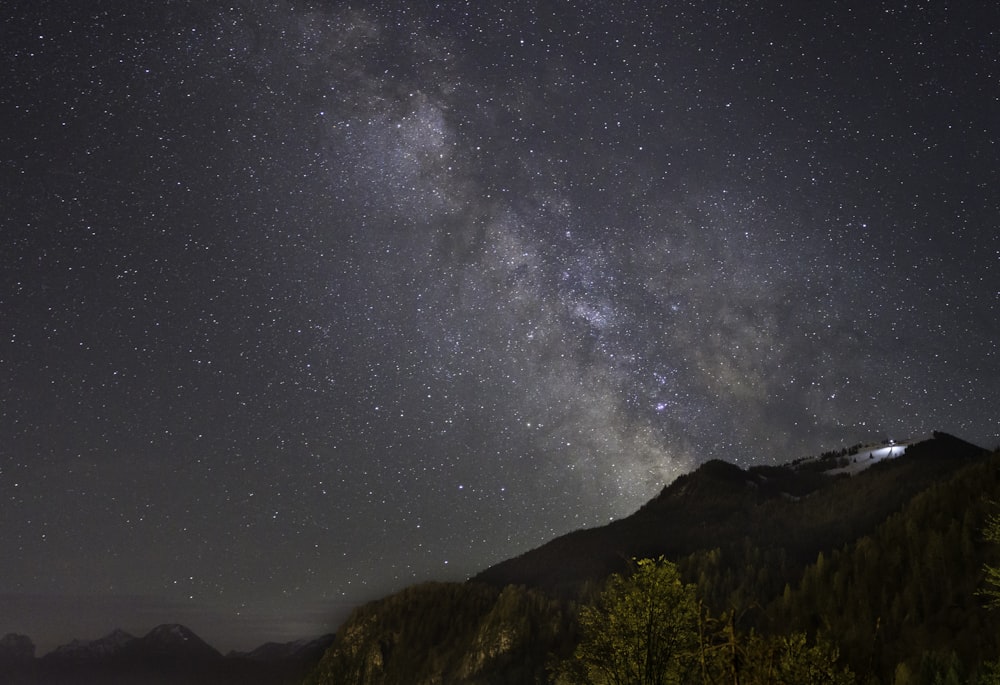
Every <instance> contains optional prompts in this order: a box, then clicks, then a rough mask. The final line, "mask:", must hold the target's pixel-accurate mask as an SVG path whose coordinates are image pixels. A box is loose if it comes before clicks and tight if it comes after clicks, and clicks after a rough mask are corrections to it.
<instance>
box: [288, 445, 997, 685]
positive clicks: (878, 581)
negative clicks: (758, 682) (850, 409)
mask: <svg viewBox="0 0 1000 685" xmlns="http://www.w3.org/2000/svg"><path fill="white" fill-rule="evenodd" d="M996 499H1000V454H997V453H994V454H992V455H990V454H987V453H986V452H984V451H983V450H980V449H979V448H976V447H975V446H972V445H969V444H968V443H964V442H962V441H961V440H958V439H956V438H953V437H951V436H947V435H944V434H935V436H934V438H933V439H931V440H928V441H925V442H922V443H919V444H916V445H913V446H911V447H910V448H909V449H908V450H907V453H906V455H905V456H903V457H899V458H897V459H893V460H887V461H884V462H881V463H878V464H875V465H874V466H872V467H871V468H868V469H866V470H864V471H863V472H860V473H857V474H856V475H853V476H849V475H839V476H828V475H824V474H822V473H820V472H818V471H816V470H815V469H801V468H794V467H792V466H791V465H790V466H787V467H767V468H756V469H751V470H749V471H744V470H741V469H739V468H737V467H735V466H732V465H730V464H726V463H724V462H710V463H708V464H706V465H704V466H703V467H701V468H700V469H698V470H697V471H695V472H693V473H691V474H688V475H687V476H684V477H682V478H680V479H678V480H677V481H675V482H674V483H672V484H671V485H669V486H667V487H666V488H664V490H663V492H662V493H661V494H660V495H659V496H657V497H656V498H655V499H654V500H652V501H651V502H649V503H648V504H647V505H646V506H644V507H643V508H642V509H641V510H640V511H638V512H636V513H635V514H634V515H633V516H631V517H628V518H626V519H623V520H621V521H616V522H614V523H612V524H610V525H608V526H605V527H602V528H599V529H594V530H586V531H577V532H576V533H573V534H570V535H568V536H564V537H563V538H559V539H556V540H553V541H552V542H551V543H549V544H547V545H545V546H543V547H541V548H539V549H538V550H534V551H533V552H530V553H528V554H526V555H523V556H522V557H518V558H517V559H514V560H511V561H510V562H505V563H504V564H500V565H498V566H497V567H494V568H493V569H489V570H488V571H486V572H484V573H483V574H481V575H480V576H478V577H477V578H476V579H474V581H470V582H469V583H465V584H427V585H421V586H415V587H412V588H409V589H407V590H404V591H403V592H401V593H398V594H396V595H394V596H392V597H389V598H387V599H384V600H381V601H379V602H374V603H372V604H369V605H367V606H365V607H362V608H360V609H358V610H357V611H356V612H355V613H354V614H353V615H352V616H351V618H350V619H349V620H348V621H347V622H346V623H345V625H344V626H343V627H342V628H341V629H340V631H339V632H338V635H337V639H336V641H335V642H334V644H333V646H332V647H331V648H330V650H328V652H327V654H326V656H325V657H324V659H323V661H322V662H321V664H320V667H319V668H318V669H317V671H316V672H315V673H314V674H313V676H312V677H311V679H310V680H309V681H308V682H310V683H316V684H319V683H337V684H340V683H366V684H367V683H371V684H375V683H380V684H381V683H400V684H403V683H406V684H407V685H412V684H413V683H469V684H473V683H482V684H487V683H490V684H493V683H497V684H499V683H532V684H535V683H539V684H540V683H549V682H556V675H557V674H562V676H561V678H562V680H560V682H573V681H572V680H567V679H566V678H567V677H569V676H567V673H570V672H571V671H567V670H566V668H564V665H565V664H566V663H568V660H569V659H570V658H571V657H572V655H573V653H574V649H575V648H576V646H577V644H578V643H579V640H580V635H581V633H580V623H579V617H580V611H581V608H582V607H585V606H589V605H590V604H591V603H593V602H594V601H595V599H596V598H597V597H598V593H600V592H601V590H602V588H603V587H604V585H603V583H604V580H605V579H606V578H607V577H608V576H609V575H610V574H612V573H616V574H622V573H624V575H626V576H627V575H628V572H629V568H630V562H629V560H630V559H633V558H656V557H659V556H661V555H664V556H665V557H666V558H667V559H669V560H672V561H673V562H676V567H677V568H678V570H679V573H680V574H681V577H682V578H683V579H684V582H685V583H691V584H692V585H693V588H694V593H695V595H696V596H697V598H698V601H699V605H700V609H699V611H701V612H702V619H701V620H702V622H703V625H709V624H710V623H713V622H714V623H713V624H719V625H723V624H724V627H726V626H727V627H726V628H725V629H726V630H728V631H729V633H727V634H728V635H729V637H728V638H726V639H727V640H729V643H730V646H731V649H732V650H733V654H734V655H735V654H736V653H737V652H738V651H739V650H747V651H746V656H745V658H746V659H751V656H750V654H751V652H752V653H753V654H762V653H764V652H767V653H768V654H771V655H772V656H773V655H776V654H778V653H779V652H780V651H781V649H783V648H787V647H788V645H790V644H793V643H794V644H798V643H795V640H805V641H806V642H805V643H802V645H801V648H802V649H806V644H808V645H820V646H817V647H815V648H814V649H817V650H819V652H822V653H823V654H832V653H835V652H836V653H837V654H839V656H838V657H837V658H838V663H839V667H842V668H845V669H849V671H844V672H843V673H850V677H851V678H856V682H860V683H881V684H883V685H885V684H888V683H898V684H899V685H902V684H903V683H927V684H928V685H930V684H931V683H963V682H972V681H971V680H970V679H972V678H974V677H977V676H978V674H979V673H980V672H981V671H982V670H983V669H982V664H983V663H984V662H985V661H989V660H994V659H996V658H997V657H998V655H1000V641H998V639H997V637H998V635H1000V612H995V613H994V612H991V611H989V610H987V609H985V608H984V604H985V602H984V600H983V598H982V597H980V596H979V595H978V594H977V591H978V590H979V589H980V588H981V587H982V583H983V571H982V568H983V564H984V563H987V562H990V561H997V560H1000V553H998V552H997V550H996V549H994V546H993V545H992V543H988V542H987V541H986V539H985V538H984V536H983V533H982V531H983V527H984V525H985V522H986V518H987V515H988V514H989V513H991V512H992V511H995V509H996V507H997V505H994V504H993V502H994V500H996ZM631 568H634V566H632V567H631ZM720 621H721V622H722V623H721V624H720ZM755 636H756V637H755ZM768 636H771V637H768ZM719 639H721V638H719ZM762 645H763V647H762ZM782 645H784V647H782ZM751 647H752V648H751ZM765 647H766V649H765ZM810 649H813V648H812V647H810ZM838 649H839V652H838V651H837V650H838ZM824 650H825V651H824ZM830 650H832V651H830ZM819 652H817V653H819ZM774 658H777V657H776V656H774ZM737 662H738V660H737V659H735V658H734V660H733V661H732V663H733V664H735V663H737ZM747 668H748V669H749V668H750V666H749V665H747ZM761 672H763V671H761ZM705 673H706V675H704V676H703V677H704V678H706V680H705V682H710V681H711V680H710V679H708V678H709V676H708V675H707V674H708V673H709V671H706V672H705ZM843 673H841V675H840V676H838V677H846V676H843ZM749 674H750V671H749V670H748V671H747V678H748V679H749V678H750V675H749ZM698 677H702V676H698ZM692 678H694V676H692ZM581 682H585V681H581ZM690 682H698V680H697V678H695V679H693V680H690Z"/></svg>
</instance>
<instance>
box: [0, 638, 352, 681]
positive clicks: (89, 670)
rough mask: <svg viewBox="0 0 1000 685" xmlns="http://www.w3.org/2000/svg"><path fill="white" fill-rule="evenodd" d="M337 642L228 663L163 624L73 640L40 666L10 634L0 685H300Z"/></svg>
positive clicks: (28, 646)
mask: <svg viewBox="0 0 1000 685" xmlns="http://www.w3.org/2000/svg"><path fill="white" fill-rule="evenodd" d="M332 640H333V636H332V635H328V636H324V637H322V638H318V639H316V640H311V641H298V642H289V643H286V644H277V643H268V644H265V645H262V646H260V647H258V648H257V649H254V650H253V651H251V652H246V653H242V652H230V653H229V654H227V655H225V656H223V655H222V654H221V653H219V652H218V651H217V650H216V649H215V648H214V647H212V646H211V645H209V644H208V643H206V642H205V641H204V640H202V639H201V638H200V637H198V636H197V635H196V634H195V633H194V632H193V631H192V630H191V629H189V628H187V627H185V626H182V625H179V624H165V625H161V626H157V627H156V628H153V629H152V630H151V631H150V632H149V633H147V634H146V635H145V636H143V637H134V636H132V635H130V634H129V633H126V632H125V631H123V630H114V631H112V632H111V633H109V634H107V635H105V636H104V637H102V638H99V639H96V640H86V641H85V640H73V641H72V642H70V643H68V644H65V645H62V646H59V647H57V648H56V649H54V650H53V651H51V652H49V653H48V654H46V655H44V656H42V657H40V658H36V657H35V653H34V652H35V648H34V645H33V644H32V643H31V640H30V638H28V637H27V636H23V635H16V634H9V635H7V636H5V637H4V638H2V639H0V685H8V684H9V685H15V684H17V685H35V684H37V685H52V684H55V683H60V684H65V685H84V684H87V685H89V684H91V683H93V684H95V685H96V684H97V683H101V684H110V685H125V684H126V683H129V684H131V683H142V684H143V685H146V684H150V685H158V684H161V683H162V684H163V685H167V684H168V683H169V684H170V685H173V684H175V683H191V684H192V685H201V684H204V685H209V684H212V685H216V684H218V685H226V684H229V683H232V684H233V685H236V684H238V683H247V684H248V685H272V684H273V685H283V684H284V683H288V682H299V681H300V680H301V679H302V678H303V677H304V676H305V675H306V674H307V673H308V672H309V670H311V669H312V667H313V666H315V664H316V662H317V661H319V658H320V657H321V656H322V654H323V652H324V650H325V649H326V648H327V647H328V646H329V645H330V643H331V642H332Z"/></svg>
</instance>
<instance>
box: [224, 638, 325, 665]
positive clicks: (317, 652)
mask: <svg viewBox="0 0 1000 685" xmlns="http://www.w3.org/2000/svg"><path fill="white" fill-rule="evenodd" d="M333 637H334V636H333V634H332V633H331V634H329V635H323V636H322V637H318V638H315V639H312V640H296V641H294V642H266V643H264V644H262V645H261V646H259V647H257V648H255V649H253V650H251V651H249V652H230V653H229V654H227V655H226V658H228V659H246V660H248V661H258V662H266V661H294V660H309V659H313V660H314V661H318V660H319V658H320V657H321V656H322V655H323V652H324V651H326V648H327V647H329V646H330V643H331V642H333Z"/></svg>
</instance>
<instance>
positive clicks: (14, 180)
mask: <svg viewBox="0 0 1000 685" xmlns="http://www.w3.org/2000/svg"><path fill="white" fill-rule="evenodd" d="M409 4H410V3H381V4H375V5H374V6H368V5H367V4H365V5H363V6H362V5H359V6H355V7H351V6H347V5H345V4H342V3H323V2H280V3H263V2H253V1H250V0H247V1H245V2H244V1H241V2H235V3H230V4H229V5H226V6H223V7H221V8H207V7H204V6H203V5H202V4H200V3H194V2H165V3H157V4H156V5H155V6H153V5H145V4H143V5H138V4H135V3H125V2H111V1H109V2H105V3H98V4H97V5H96V9H95V8H90V7H83V6H81V7H72V8H67V7H65V6H60V5H57V4H56V3H48V2H40V3H20V5H19V6H16V7H13V8H7V9H4V10H3V17H2V21H3V29H2V35H0V40H2V43H3V45H4V46H5V48H4V56H3V57H2V68H3V70H4V78H3V80H2V85H0V103H2V115H0V116H2V126H0V131H2V132H0V146H2V147H0V150H2V153H3V154H2V162H3V167H2V172H0V173H2V178H3V185H2V189H0V193H2V195H0V197H2V203H3V207H4V210H5V211H4V213H3V220H2V224H0V225H2V229H0V230H2V234H3V238H4V239H3V245H4V247H3V250H2V253H0V268H2V275H3V287H2V289H0V311H2V313H3V316H2V320H0V374H2V375H0V388H2V390H0V436H2V438H3V439H2V445H0V468H2V471H0V546H2V549H4V550H5V562H4V564H3V566H4V568H3V569H2V570H0V588H2V590H0V591H2V592H4V593H7V594H4V595H0V616H2V617H3V618H2V619H0V632H6V631H8V630H17V631H22V632H28V633H31V634H33V636H34V637H35V638H36V640H37V641H38V642H39V643H40V645H43V646H45V647H51V646H52V644H54V643H56V642H59V641H62V640H69V639H71V638H73V637H97V636H99V635H100V634H103V633H104V632H108V631H110V630H111V629H112V628H113V627H115V626H121V627H124V628H127V629H131V630H133V631H134V632H138V633H141V632H144V631H145V630H148V629H149V628H151V627H152V625H153V624H154V623H155V622H164V621H168V620H182V621H187V622H188V623H189V625H190V626H191V627H192V628H193V629H194V630H195V631H196V632H198V633H199V634H202V635H203V636H205V637H206V638H208V639H210V640H213V641H214V642H215V643H217V644H219V646H221V647H227V648H228V647H231V646H240V647H249V646H253V643H254V641H255V640H256V641H257V642H262V641H264V640H265V639H285V638H287V639H291V638H294V637H301V636H304V635H310V634H318V633H321V632H324V631H325V630H332V629H333V628H335V627H336V620H337V617H342V616H343V612H344V611H345V610H346V609H347V608H349V607H350V606H352V605H354V604H356V603H358V602H360V601H363V600H366V599H370V598H373V597H377V596H379V595H381V594H384V593H386V592H389V591H392V590H394V589H398V588H400V587H402V586H404V585H406V584H409V583H411V582H416V581H419V580H424V579H429V578H437V579H461V578H465V577H467V576H468V575H470V574H472V573H474V572H475V571H477V570H480V569H482V568H484V567H485V566H487V565H489V564H491V563H495V562H497V561H500V560H502V559H504V558H507V557H510V556H513V555H515V554H518V553H520V552H523V551H526V550H527V549H529V548H531V547H533V546H537V545H539V544H541V543H543V542H545V541H546V540H548V539H549V538H551V537H552V536H555V535H558V534H561V533H565V532H568V531H570V530H573V529H575V528H579V527H582V526H592V525H598V524H601V523H602V522H606V521H608V520H609V519H611V518H615V517H620V516H623V515H627V514H628V513H630V512H632V511H634V510H635V509H637V508H638V507H639V506H641V505H642V503H643V502H645V501H646V500H648V499H649V498H650V497H652V496H653V495H655V494H656V493H657V492H658V491H659V489H660V488H662V487H663V485H665V484H666V483H668V482H670V481H671V480H672V479H673V478H675V477H676V476H678V475H680V474H682V473H684V472H687V471H689V470H691V469H692V468H694V467H695V466H697V465H698V464H699V463H701V462H704V461H706V460H708V459H712V458H722V459H727V460H729V461H733V462H736V463H738V464H741V465H743V466H749V465H752V464H754V463H773V462H775V461H779V462H780V461H786V460H789V459H791V458H794V457H798V456H804V455H807V454H813V453H817V452H819V451H822V450H825V449H830V448H834V447H840V446H843V445H847V444H851V443H854V442H859V441H869V440H877V439H882V438H887V437H896V438H910V437H919V436H921V435H923V434H926V433H929V432H930V431H931V430H945V431H948V432H951V433H954V434H956V435H959V436H960V437H963V438H965V439H968V440H971V441H973V442H977V443H979V444H982V445H984V446H987V447H993V446H995V445H996V444H997V443H998V442H1000V430H998V421H997V418H996V407H997V406H998V403H1000V394H998V392H1000V391H998V384H997V382H996V381H997V379H998V378H1000V359H998V354H997V350H996V341H997V339H998V338H1000V328H998V323H997V322H998V321H1000V311H998V310H1000V307H998V282H1000V281H998V277H997V266H998V259H1000V239H998V233H1000V231H998V226H997V217H998V216H1000V192H998V190H997V189H998V188H1000V178H998V169H1000V164H998V162H1000V155H998V149H997V136H998V123H997V122H998V121H1000V100H998V95H997V93H998V92H1000V91H998V89H997V82H998V77H1000V64H998V57H997V56H998V55H1000V39H998V35H1000V34H998V31H1000V10H998V9H997V8H995V7H962V8H951V7H939V6H927V7H924V6H923V5H920V4H919V3H917V4H912V3H911V4H909V5H903V4H902V3H872V4H871V6H870V7H868V6H866V7H864V8H856V7H855V8H852V7H850V6H849V3H839V2H832V3H826V4H824V7H823V8H822V9H814V10H807V9H802V8H799V7H798V6H796V5H795V4H792V3H788V4H782V3H773V4H772V6H771V7H770V9H766V10H754V9H748V8H742V7H735V6H733V7H722V8H718V9H716V8H712V9H708V8H706V9H698V8H690V7H687V6H681V5H680V4H676V6H675V4H674V3H642V2H637V3H625V4H624V5H622V8H620V9H608V8H605V7H603V6H602V4H601V3H588V2H578V3H560V4H558V5H557V6H554V7H549V8H546V9H537V8H533V7H531V3H523V4H522V3H496V4H497V5H499V6H497V7H485V6H480V5H479V4H475V3H468V4H467V3H448V4H446V6H445V7H435V8H429V7H421V8H418V9H413V8H408V7H407V5H409ZM417 4H418V5H422V3H417ZM66 615H71V616H75V618H72V619H70V620H67V619H66V618H65V617H66ZM53 616H60V618H59V620H58V621H56V620H55V619H53Z"/></svg>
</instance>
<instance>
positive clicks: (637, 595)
mask: <svg viewBox="0 0 1000 685" xmlns="http://www.w3.org/2000/svg"><path fill="white" fill-rule="evenodd" d="M579 621H580V628H581V631H582V639H581V640H580V644H579V645H578V646H577V648H576V651H575V652H574V653H573V660H574V662H575V664H574V665H573V666H572V668H573V672H572V673H567V674H566V677H567V678H568V677H572V678H574V679H576V678H582V679H581V680H579V681H578V682H584V683H594V684H595V685H603V684H605V683H606V684H608V685H625V684H629V685H633V684H634V685H666V684H667V683H680V682H686V676H688V674H690V672H691V671H692V670H693V668H694V666H695V663H696V648H697V638H698V632H697V631H698V605H697V600H696V599H695V589H694V586H693V585H685V584H684V583H682V582H681V577H680V574H679V573H678V571H677V567H676V566H675V565H674V564H672V563H670V562H668V561H666V560H665V559H663V557H660V558H659V559H658V560H656V561H653V560H651V559H642V560H640V561H638V562H636V567H635V571H634V572H633V573H632V574H630V575H628V576H624V575H620V574H614V575H612V576H611V578H609V579H608V582H607V585H606V586H605V588H604V591H603V592H601V594H600V595H599V596H598V598H597V601H596V602H595V603H594V604H593V605H588V606H585V607H584V608H583V609H582V610H581V612H580V618H579Z"/></svg>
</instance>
